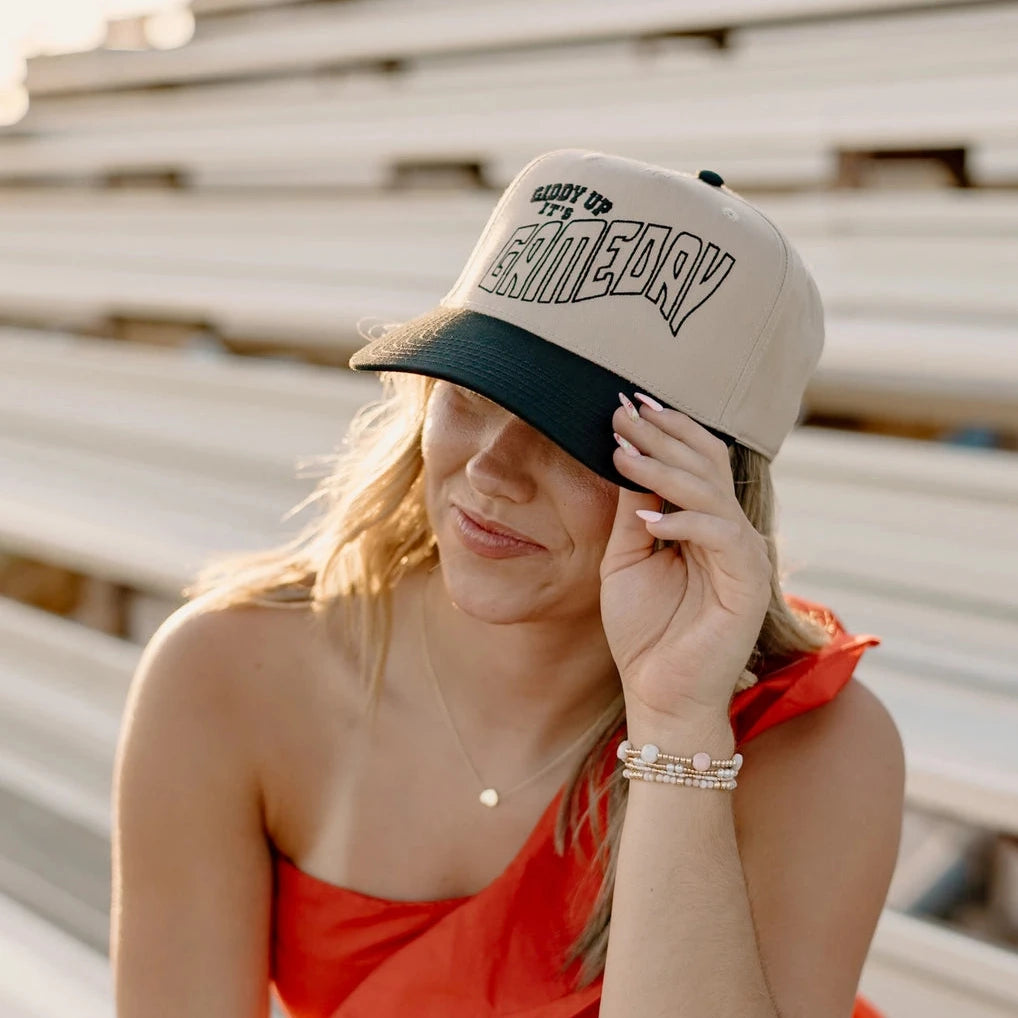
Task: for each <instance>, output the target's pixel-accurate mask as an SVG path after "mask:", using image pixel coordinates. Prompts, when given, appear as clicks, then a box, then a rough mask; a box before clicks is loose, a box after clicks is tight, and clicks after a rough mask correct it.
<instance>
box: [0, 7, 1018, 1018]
mask: <svg viewBox="0 0 1018 1018" xmlns="http://www.w3.org/2000/svg"><path fill="white" fill-rule="evenodd" d="M0 122H2V123H3V125H4V126H3V127H0V1009H2V1012H3V1014H4V1015H5V1016H18V1018H25V1016H32V1018H56V1016H58V1015H59V1016H60V1018H66V1016H67V1015H70V1014H73V1015H76V1016H84V1018H91V1016H93V1015H95V1016H99V1015H103V1016H112V1015H113V1003H112V990H111V982H110V978H109V972H108V968H109V966H108V938H109V896H110V857H109V856H110V819H111V804H110V778H111V773H112V764H113V752H114V747H115V743H116V738H117V732H118V729H119V725H120V720H121V713H122V709H123V703H124V697H125V694H126V690H127V686H128V683H129V680H130V677H131V674H132V671H133V669H134V667H135V665H136V663H137V660H138V656H139V653H140V650H141V647H142V646H143V645H144V643H145V642H146V641H147V639H148V638H149V637H150V636H151V634H152V633H153V631H154V630H155V628H156V627H157V626H158V625H159V623H160V622H161V621H162V620H163V619H164V618H165V617H166V616H167V615H168V614H169V613H170V612H171V611H173V610H174V608H176V607H177V606H178V605H179V604H180V603H181V598H180V593H179V592H180V588H181V586H182V585H183V584H184V583H185V582H186V581H187V580H188V579H189V578H190V577H191V575H192V573H193V572H194V570H195V569H196V567H197V566H199V565H200V564H201V563H202V562H203V561H204V560H206V558H207V557H208V556H210V555H212V554H215V553H217V552H221V551H232V550H237V549H246V548H252V549H253V548H258V547H263V546H265V545H267V544H275V543H278V542H279V541H280V540H281V539H283V538H284V537H288V536H291V535H292V534H294V533H296V531H297V530H298V529H300V528H301V527H302V526H303V525H304V523H305V522H306V519H305V517H304V516H303V515H302V514H301V513H297V514H295V515H292V516H288V515H287V511H288V510H289V509H290V508H291V507H293V506H295V505H296V504H297V503H298V502H300V500H301V499H302V498H304V497H305V496H306V495H307V494H308V493H309V492H310V490H311V488H312V486H313V484H314V471H315V467H314V463H313V459H314V457H315V456H316V455H319V454H325V453H328V452H330V451H331V450H332V449H333V448H335V447H336V445H337V444H338V442H339V441H340V439H341V437H342V434H343V431H344V430H345V427H346V424H347V421H348V420H349V418H350V416H351V414H352V412H353V411H354V409H355V408H356V407H357V406H359V405H360V404H361V403H363V402H364V401H365V400H367V399H368V398H370V397H371V396H373V395H374V393H375V391H376V390H375V384H376V383H375V382H374V380H373V379H372V378H365V377H362V376H359V375H358V376H356V377H355V376H354V375H353V373H352V372H349V371H348V370H347V369H346V367H345V364H346V361H347V358H348V356H349V355H350V353H351V352H352V351H353V350H354V349H355V348H356V347H357V346H359V345H360V343H361V339H360V338H359V335H358V324H359V323H360V326H361V327H362V328H363V327H370V324H371V323H372V322H388V321H398V320H401V319H405V318H408V317H410V316H412V315H414V314H417V313H419V312H421V311H424V310H426V309H428V308H430V307H431V306H433V305H434V304H435V303H436V302H437V301H438V300H439V299H440V298H441V297H442V295H443V294H444V293H445V291H446V290H447V289H448V287H449V286H450V285H451V284H452V283H453V281H454V280H455V278H456V276H457V275H458V272H459V269H460V267H461V266H462V264H463V262H464V261H465V259H466V257H467V256H468V254H469V252H470V250H471V248H472V246H473V243H474V240H475V239H476V236H477V234H478V232H479V230H480V228H481V227H482V226H483V224H484V222H485V221H486V219H487V216H488V214H489V212H490V210H491V208H492V206H493V204H494V202H495V200H496V198H497V196H498V194H499V193H500V191H501V189H502V188H503V187H504V186H505V185H506V184H507V183H508V182H509V180H510V179H511V178H512V177H513V176H514V174H515V173H516V172H517V170H519V169H520V168H521V167H522V166H523V164H524V163H525V162H527V161H528V160H529V159H530V158H531V157H533V156H534V155H536V154H538V153H539V152H542V151H545V150H547V149H551V148H557V147H563V146H569V145H579V146H584V147H589V148H597V149H602V150H605V151H609V152H617V153H619V154H623V155H628V156H632V157H636V158H641V159H646V160H651V161H655V162H660V163H663V164H665V165H668V166H672V167H674V168H677V169H682V170H687V171H689V172H692V173H696V172H697V171H699V170H701V169H711V170H714V171H716V172H718V173H720V174H721V175H722V176H723V177H724V179H725V181H726V182H727V183H728V184H729V186H731V187H732V188H734V189H735V190H737V191H739V192H741V193H742V194H744V195H745V196H746V197H747V198H749V199H750V200H752V201H755V202H756V203H757V204H759V205H760V206H761V207H762V208H763V209H764V210H765V211H766V212H768V213H769V214H770V215H771V216H772V217H773V218H775V219H776V220H777V222H779V223H780V224H781V225H782V226H783V228H784V229H785V230H786V231H787V232H788V233H789V234H790V236H791V237H792V239H793V241H794V242H795V243H796V245H797V246H798V248H799V250H800V251H801V252H802V254H803V256H804V257H805V260H806V262H807V264H808V265H809V266H810V268H811V269H812V271H813V273H814V275H815V276H816V278H817V281H818V283H819V285H820V289H821V292H822V294H823V297H824V300H825V304H826V308H827V317H828V336H827V344H826V347H825V351H824V354H823V358H822V360H821V362H820V366H819V369H818V371H817V373H816V376H815V377H814V379H813V381H812V383H811V385H810V387H809V391H808V393H807V396H806V399H805V401H804V404H803V410H802V416H801V422H800V427H799V428H798V429H797V430H796V432H795V433H793V435H791V436H790V437H789V439H788V440H787V441H786V443H785V446H784V447H783V449H782V451H781V453H780V455H779V457H778V458H777V459H776V461H775V464H774V476H775V479H776V484H777V490H778V497H779V521H780V526H781V531H782V534H783V544H784V548H785V571H786V579H785V587H786V589H787V590H789V591H791V592H792V593H796V594H799V595H801V596H804V597H808V598H814V599H816V600H820V601H822V602H823V603H825V604H827V605H829V606H830V607H831V608H832V609H833V610H834V611H835V612H836V613H837V614H838V615H839V616H840V617H841V619H842V620H843V622H844V623H845V624H846V626H847V627H848V628H849V629H850V630H853V631H856V632H863V631H865V632H871V633H876V634H877V635H879V636H881V637H882V639H883V644H882V645H881V647H880V648H878V649H876V650H871V651H870V652H869V653H868V654H867V655H866V656H865V657H864V659H863V660H862V661H861V663H860V665H859V668H858V671H857V674H858V676H859V678H860V679H862V680H863V681H864V682H865V683H866V684H867V685H869V686H870V688H872V689H873V690H874V691H875V692H876V693H877V694H878V695H879V696H880V697H881V699H882V700H883V701H884V703H885V704H886V705H887V706H888V708H889V709H890V710H891V712H892V713H893V715H894V717H895V719H896V721H897V723H898V726H899V729H900V731H901V733H902V738H903V740H904V742H905V746H906V752H907V756H908V767H909V774H908V787H907V796H908V812H907V816H906V821H905V829H904V833H903V838H902V844H901V852H900V856H899V860H898V868H897V871H896V874H895V879H894V883H893V885H892V888H891V894H890V897H889V900H888V905H887V908H886V910H885V912H884V915H883V916H882V918H881V922H880V926H879V928H878V930H877V934H876V936H875V938H874V942H873V946H872V950H871V952H870V956H869V959H868V961H867V965H866V969H865V971H864V975H863V981H862V984H861V990H862V992H864V993H866V994H867V995H868V996H869V997H870V998H871V999H872V1000H873V1001H874V1002H875V1003H876V1004H877V1005H879V1006H880V1007H881V1008H883V1009H884V1010H885V1011H886V1012H887V1014H888V1016H889V1018H913V1016H919V1015H922V1016H923V1018H940V1016H944V1018H947V1016H950V1018H958V1016H959V1015H965V1016H966V1018H991V1016H992V1018H1004V1016H1005V1015H1007V1016H1012V1018H1013V1016H1014V1015H1015V1014H1018V954H1016V948H1018V664H1016V662H1018V582H1016V581H1018V285H1016V277H1018V4H1015V3H1001V2H992V3H987V2H972V3H963V2H962V3H959V2H946V3H937V2H935V0H925V2H922V0H915V2H910V0H713V2H712V3H710V4H705V3H694V2H691V0H690V2H683V0H628V2H626V3H621V2H610V0H583V2H579V0H515V2H506V0H497V2H496V0H473V2H471V3H462V2H455V0H415V2H411V0H321V2H307V0H304V2H297V0H194V2H193V3H190V4H188V3H184V2H180V0H105V2H104V0H31V2H30V3H29V2H24V0H15V2H13V3H11V2H7V0H0ZM860 837H865V832H864V831H860ZM846 851H851V846H846ZM831 864H832V876H833V877H835V878H836V871H837V860H831Z"/></svg>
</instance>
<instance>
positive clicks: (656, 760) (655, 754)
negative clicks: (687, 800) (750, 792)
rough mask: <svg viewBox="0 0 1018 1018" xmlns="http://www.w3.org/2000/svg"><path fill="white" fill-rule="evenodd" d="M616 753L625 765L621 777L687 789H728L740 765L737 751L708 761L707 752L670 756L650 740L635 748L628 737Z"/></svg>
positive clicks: (735, 785) (733, 784) (709, 757)
mask: <svg viewBox="0 0 1018 1018" xmlns="http://www.w3.org/2000/svg"><path fill="white" fill-rule="evenodd" d="M617 755H618V758H619V759H620V760H621V761H622V762H623V764H624V765H625V766H624V767H623V769H622V776H623V777H624V778H629V779H632V778H638V779H639V780H640V781H660V782H663V783H664V784H669V785H688V786H689V787H691V788H717V789H722V790H726V791H731V790H732V789H733V788H737V787H738V783H737V782H736V780H735V778H736V777H738V774H739V771H740V769H741V768H742V754H741V753H736V754H735V755H734V756H733V757H732V758H731V759H729V760H712V759H711V755H710V753H694V754H693V755H692V756H673V755H672V754H671V753H662V752H661V750H659V749H658V748H657V746H655V745H654V744H653V743H652V742H648V743H647V744H646V745H645V746H643V747H642V748H640V749H637V748H636V747H635V746H634V745H633V744H632V743H631V742H630V741H629V740H628V739H624V740H623V741H622V742H621V743H620V744H619V748H618V751H617Z"/></svg>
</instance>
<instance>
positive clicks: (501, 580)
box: [421, 380, 619, 622]
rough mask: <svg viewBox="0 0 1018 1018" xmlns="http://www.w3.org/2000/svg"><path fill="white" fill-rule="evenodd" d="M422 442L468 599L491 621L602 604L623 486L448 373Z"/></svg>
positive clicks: (445, 552) (449, 552)
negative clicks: (603, 571)
mask: <svg viewBox="0 0 1018 1018" xmlns="http://www.w3.org/2000/svg"><path fill="white" fill-rule="evenodd" d="M593 437H594V436H592V438H593ZM599 437H600V438H601V439H602V440H604V441H606V442H612V441H613V440H612V436H611V435H610V434H608V435H604V436H599ZM421 448H422V454H423V457H424V479H425V499H426V506H427V513H428V517H429V520H430V522H431V526H432V529H433V530H434V532H435V536H436V539H437V541H438V549H439V555H440V557H441V560H442V569H443V573H444V575H445V579H446V584H447V586H448V588H449V594H450V595H451V597H452V599H453V601H455V602H456V604H457V605H459V607H460V608H461V609H463V610H464V611H466V612H467V613H468V614H470V615H474V616H476V617H478V618H481V619H484V620H485V621H488V622H513V621H522V620H524V619H528V618H541V619H550V618H553V617H558V618H565V617H567V616H569V617H575V616H582V615H590V614H592V613H594V612H598V611H599V603H600V577H599V567H600V563H601V558H602V556H603V554H604V549H605V545H606V543H607V541H608V534H609V532H610V531H611V527H612V522H613V520H614V518H615V506H616V502H617V500H618V491H619V489H618V487H617V486H616V485H614V484H612V483H611V482H610V481H607V480H605V479H604V478H602V477H600V476H599V475H597V474H595V473H594V472H593V471H591V470H589V469H588V468H587V467H585V466H583V464H581V463H580V462H578V461H577V460H575V459H573V457H572V456H570V455H569V454H568V453H566V452H564V451H563V450H562V449H560V448H559V447H558V446H557V445H556V444H555V443H554V442H552V441H551V440H550V439H548V438H546V437H545V436H544V435H542V434H541V433H540V432H539V431H537V430H536V429H534V428H532V427H531V426H530V425H529V424H527V423H526V422H524V421H523V420H521V419H520V418H519V417H516V416H515V415H514V414H511V413H510V412H509V411H508V410H505V409H503V408H502V407H500V406H499V405H498V404H497V403H493V402H491V401H490V400H488V399H485V398H484V397H483V396H479V395H477V393H474V392H471V391H470V390H469V389H464V388H462V387H461V386H458V385H454V384H452V383H451V382H445V381H441V380H439V381H436V382H435V384H434V387H433V389H432V392H431V397H430V399H429V402H428V408H427V413H426V415H425V421H424V431H423V435H422V439H421ZM492 531H495V532H498V531H502V532H505V531H511V532H514V533H515V534H517V535H519V538H520V539H514V538H513V537H511V536H508V537H507V536H499V534H498V533H492Z"/></svg>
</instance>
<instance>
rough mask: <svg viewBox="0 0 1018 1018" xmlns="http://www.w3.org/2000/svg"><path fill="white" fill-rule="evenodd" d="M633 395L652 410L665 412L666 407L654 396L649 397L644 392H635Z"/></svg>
mask: <svg viewBox="0 0 1018 1018" xmlns="http://www.w3.org/2000/svg"><path fill="white" fill-rule="evenodd" d="M633 395H634V396H635V397H636V398H637V399H638V400H639V401H640V402H641V403H645V404H646V405H647V406H649V407H650V408H651V410H664V407H663V406H661V404H660V403H658V401H657V400H656V399H654V397H653V396H648V395H646V394H645V393H642V392H634V393H633Z"/></svg>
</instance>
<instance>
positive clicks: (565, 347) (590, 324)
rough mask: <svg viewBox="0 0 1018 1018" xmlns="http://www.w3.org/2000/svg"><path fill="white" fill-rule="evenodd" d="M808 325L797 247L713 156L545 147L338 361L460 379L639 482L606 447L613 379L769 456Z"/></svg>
mask: <svg viewBox="0 0 1018 1018" xmlns="http://www.w3.org/2000/svg"><path fill="white" fill-rule="evenodd" d="M823 339H824V325H823V307H822V303H821V300H820V295H819V292H818V291H817V287H816V284H815V283H814V281H813V278H812V277H811V276H810V274H809V272H808V270H807V269H806V267H805V265H804V264H803V262H802V260H801V258H800V257H799V255H798V254H797V252H796V251H795V250H794V248H793V247H792V245H791V244H790V243H789V241H788V240H787V238H786V237H785V236H784V234H783V233H782V232H781V231H780V230H779V229H778V227H777V226H775V225H774V223H772V222H771V220H770V219H769V218H768V217H767V216H765V215H764V214H763V213H762V212H761V211H760V210H759V209H757V208H756V207H755V206H754V205H752V204H750V203H749V202H748V201H746V200H745V199H744V198H742V197H741V196H740V195H738V194H736V193H735V192H734V191H732V190H731V189H730V188H729V187H727V186H726V185H725V183H724V181H723V179H722V178H721V177H720V176H719V175H718V174H717V173H715V172H713V171H711V170H702V171H700V173H699V174H698V175H696V176H694V175H693V174H691V173H686V172H681V171H677V170H672V169H667V168H665V167H662V166H656V165H653V164H651V163H645V162H640V161H638V160H635V159H629V158H625V157H622V156H617V155H610V154H607V153H603V152H593V151H588V150H585V149H559V150H556V151H553V152H548V153H545V154H543V155H540V156H538V157H537V158H535V159H533V160H532V161H531V162H530V163H528V164H527V165H526V166H525V167H523V169H522V170H521V171H520V172H519V173H518V174H517V175H516V177H515V178H514V179H513V181H512V182H511V183H510V184H509V186H508V187H507V188H506V190H505V191H504V192H503V194H502V196H501V198H500V199H499V201H498V203H497V204H496V206H495V208H494V210H493V212H492V213H491V216H490V217H489V219H488V222H487V225H486V226H485V227H484V230H483V232H482V233H481V235H480V237H479V238H478V240H477V243H476V244H475V245H474V249H473V251H472V252H471V254H470V257H469V258H468V259H467V262H466V265H465V266H464V268H463V271H462V272H461V273H460V276H459V279H457V281H456V283H455V285H454V286H453V287H452V289H451V290H449V292H448V293H447V294H446V295H445V296H444V297H443V298H442V299H441V301H440V302H439V304H438V306H437V307H435V308H433V309H431V310H430V311H427V312H426V313H424V314H422V315H420V316H418V317H415V318H412V319H410V320H409V321H407V322H404V323H402V324H401V325H398V326H396V327H394V328H392V329H390V330H389V331H388V332H386V333H385V334H384V335H381V336H379V337H377V338H375V339H372V340H371V341H370V342H368V343H367V344H366V345H365V346H364V347H362V348H361V349H360V350H358V351H357V352H356V353H355V354H354V355H353V357H352V358H351V359H350V366H351V367H352V368H354V369H357V370H373V371H409V372H415V373H419V374H423V375H431V376H434V377H436V378H443V379H446V380H448V381H451V382H454V383H456V384H458V385H461V386H464V387H465V388H468V389H470V390H472V391H475V392H478V393H480V394H481V395H482V396H485V397H487V398H488V399H490V400H493V401H494V402H496V403H498V404H499V405H500V406H503V407H505V408H506V409H507V410H509V411H510V412H511V413H513V414H515V415H517V416H518V417H520V418H522V419H523V420H525V421H526V422H527V423H528V424H530V425H531V426H532V427H534V428H536V429H537V430H538V431H540V432H542V433H543V434H544V435H546V436H547V437H548V438H550V439H551V440H552V441H553V442H555V443H556V444H558V445H559V446H560V447H561V448H562V449H564V450H565V451H566V452H568V453H569V454H570V455H572V456H574V457H575V458H576V459H577V460H579V461H580V462H581V463H583V464H584V465H585V466H587V467H589V468H590V469H591V470H593V471H594V472H595V473H597V474H599V475H600V476H602V477H605V478H607V479H608V480H611V481H613V482H614V483H616V484H619V485H621V486H623V487H626V488H629V489H631V490H635V491H646V489H645V488H642V487H640V486H639V485H637V484H635V483H634V482H633V481H631V480H629V479H628V478H625V477H623V476H622V475H621V474H620V473H619V472H618V471H617V470H616V469H615V466H614V463H613V460H612V452H613V451H614V449H615V442H614V440H613V439H612V427H611V418H612V414H613V413H614V412H615V410H616V409H617V407H618V405H619V399H618V393H619V391H620V390H621V391H623V392H628V393H629V394H630V395H631V394H632V392H633V391H634V390H635V391H640V392H644V393H646V394H647V395H650V396H652V397H654V398H655V399H657V400H658V401H659V402H661V403H663V404H664V405H665V406H668V407H671V408H673V409H676V410H681V411H682V412H683V413H686V414H688V415H689V416H690V417H692V418H693V419H694V420H696V421H697V422H698V423H700V424H701V425H702V426H703V427H704V428H706V429H707V430H709V431H710V432H712V433H713V434H715V435H717V436H718V437H719V438H721V439H722V440H723V441H724V442H725V443H726V444H727V445H731V444H733V443H734V442H735V441H738V442H740V443H742V444H743V445H745V446H748V447H749V448H751V449H755V450H756V451H758V452H760V453H762V454H763V455H764V456H765V457H767V459H768V460H771V459H773V458H774V456H776V455H777V453H778V450H779V449H780V447H781V445H782V442H783V441H784V438H785V436H786V435H787V434H788V432H790V431H791V430H792V428H793V427H794V426H795V423H796V421H797V419H798V415H799V411H800V406H801V400H802V395H803V393H804V391H805V387H806V383H807V381H808V379H809V377H810V375H811V374H812V373H813V370H814V369H815V367H816V365H817V363H818V361H819V359H820V354H821V351H822V349H823Z"/></svg>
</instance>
